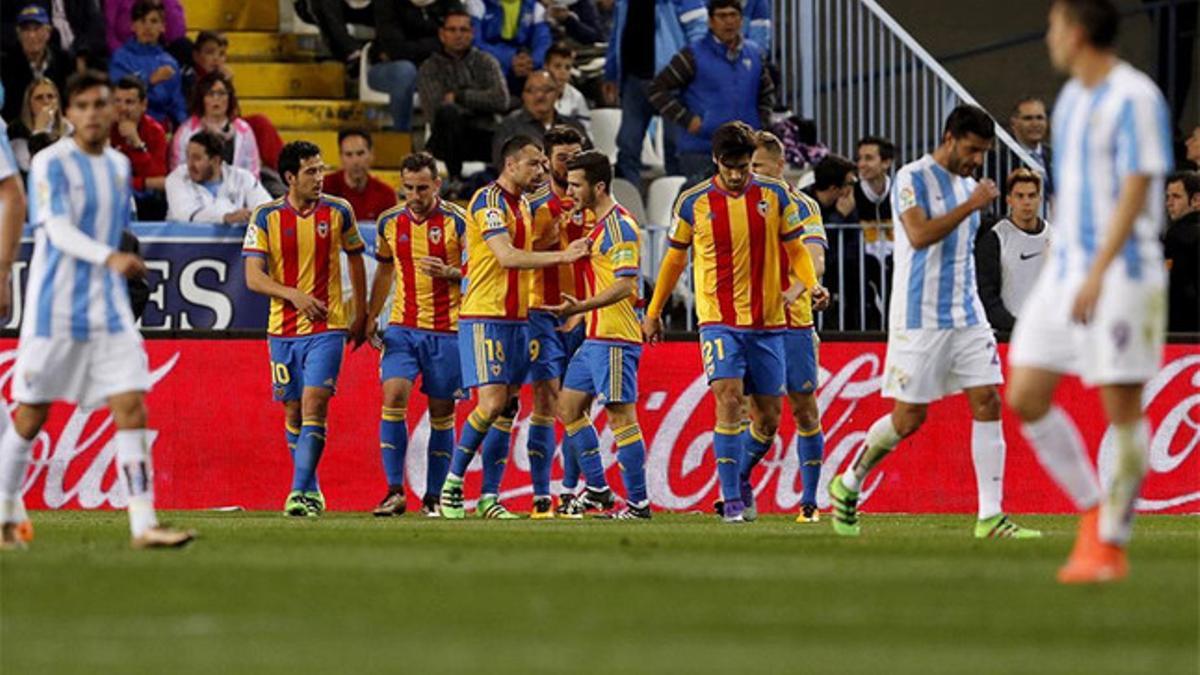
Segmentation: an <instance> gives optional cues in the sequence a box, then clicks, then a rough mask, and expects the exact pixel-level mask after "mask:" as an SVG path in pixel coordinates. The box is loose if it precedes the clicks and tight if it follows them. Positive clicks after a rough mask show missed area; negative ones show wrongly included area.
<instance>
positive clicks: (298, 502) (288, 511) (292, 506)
mask: <svg viewBox="0 0 1200 675" xmlns="http://www.w3.org/2000/svg"><path fill="white" fill-rule="evenodd" d="M283 515H285V516H293V517H295V518H303V517H305V516H307V515H308V500H307V499H305V498H304V493H303V492H301V491H300V490H292V491H291V492H289V493H288V496H287V501H286V502H284V503H283Z"/></svg>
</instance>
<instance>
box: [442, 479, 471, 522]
mask: <svg viewBox="0 0 1200 675" xmlns="http://www.w3.org/2000/svg"><path fill="white" fill-rule="evenodd" d="M441 502H442V517H443V518H445V519H446V520H462V519H463V518H466V517H467V511H466V509H464V508H463V490H462V480H455V479H453V478H447V479H446V482H445V483H444V484H443V485H442V495H441Z"/></svg>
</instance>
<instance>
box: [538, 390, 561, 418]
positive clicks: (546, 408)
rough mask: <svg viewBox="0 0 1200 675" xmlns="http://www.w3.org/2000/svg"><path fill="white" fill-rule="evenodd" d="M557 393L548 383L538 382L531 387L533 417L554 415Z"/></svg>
mask: <svg viewBox="0 0 1200 675" xmlns="http://www.w3.org/2000/svg"><path fill="white" fill-rule="evenodd" d="M557 399H558V392H556V391H555V390H554V385H553V384H552V383H550V382H540V383H538V384H536V385H534V387H533V413H534V414H535V415H541V416H544V417H545V416H550V415H553V414H554V409H555V407H556V406H557V403H558V400H557Z"/></svg>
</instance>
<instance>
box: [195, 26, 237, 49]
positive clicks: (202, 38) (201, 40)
mask: <svg viewBox="0 0 1200 675" xmlns="http://www.w3.org/2000/svg"><path fill="white" fill-rule="evenodd" d="M210 42H215V43H216V44H217V46H218V47H228V46H229V38H227V37H225V34H224V33H222V32H220V31H215V30H202V31H200V32H199V33H197V34H196V42H195V43H194V44H193V45H192V49H193V50H194V51H197V52H198V51H200V48H201V47H203V46H204V45H206V44H208V43H210Z"/></svg>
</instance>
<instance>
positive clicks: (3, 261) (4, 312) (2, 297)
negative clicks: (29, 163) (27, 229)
mask: <svg viewBox="0 0 1200 675" xmlns="http://www.w3.org/2000/svg"><path fill="white" fill-rule="evenodd" d="M0 203H3V204H4V214H3V215H2V216H0V318H3V317H7V316H8V313H9V312H10V311H12V265H13V261H14V260H16V258H17V247H18V246H20V245H21V230H22V228H23V226H24V224H25V190H24V189H23V188H22V187H21V179H20V178H19V176H18V175H17V174H15V173H14V174H11V175H9V176H8V177H7V178H5V179H4V180H0Z"/></svg>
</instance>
